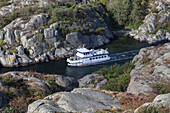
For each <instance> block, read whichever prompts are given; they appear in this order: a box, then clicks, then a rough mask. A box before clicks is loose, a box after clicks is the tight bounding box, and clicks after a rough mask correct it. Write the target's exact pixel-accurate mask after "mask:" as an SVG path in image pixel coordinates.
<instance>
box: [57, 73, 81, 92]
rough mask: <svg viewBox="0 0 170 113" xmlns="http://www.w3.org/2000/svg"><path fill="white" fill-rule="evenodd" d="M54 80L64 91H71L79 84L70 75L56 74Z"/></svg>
mask: <svg viewBox="0 0 170 113" xmlns="http://www.w3.org/2000/svg"><path fill="white" fill-rule="evenodd" d="M55 81H56V83H57V84H58V85H59V86H61V87H62V88H64V90H66V91H71V90H73V89H74V88H77V87H78V86H79V83H78V81H77V80H75V79H74V78H71V77H64V76H58V77H56V80H55Z"/></svg>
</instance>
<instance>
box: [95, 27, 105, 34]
mask: <svg viewBox="0 0 170 113" xmlns="http://www.w3.org/2000/svg"><path fill="white" fill-rule="evenodd" d="M105 30H106V28H104V27H99V28H97V29H96V34H100V35H103V34H104V33H105Z"/></svg>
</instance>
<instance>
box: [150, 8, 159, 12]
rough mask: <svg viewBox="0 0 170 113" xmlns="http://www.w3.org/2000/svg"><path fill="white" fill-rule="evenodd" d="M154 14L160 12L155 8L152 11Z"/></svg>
mask: <svg viewBox="0 0 170 113" xmlns="http://www.w3.org/2000/svg"><path fill="white" fill-rule="evenodd" d="M151 12H152V13H158V12H159V11H158V10H157V9H156V8H155V9H152V10H151Z"/></svg>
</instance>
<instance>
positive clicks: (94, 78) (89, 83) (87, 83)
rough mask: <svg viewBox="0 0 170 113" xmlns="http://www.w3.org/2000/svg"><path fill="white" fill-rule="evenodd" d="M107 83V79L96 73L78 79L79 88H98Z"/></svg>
mask: <svg viewBox="0 0 170 113" xmlns="http://www.w3.org/2000/svg"><path fill="white" fill-rule="evenodd" d="M106 83H107V79H105V78H104V77H103V76H100V75H98V74H90V75H86V76H84V77H83V78H81V79H79V87H80V88H96V89H100V88H101V87H102V86H104V85H105V84H106Z"/></svg>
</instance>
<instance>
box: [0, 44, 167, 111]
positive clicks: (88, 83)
mask: <svg viewBox="0 0 170 113" xmlns="http://www.w3.org/2000/svg"><path fill="white" fill-rule="evenodd" d="M169 51H170V43H166V44H163V45H158V46H155V47H154V46H152V47H147V48H143V49H141V50H140V52H139V54H138V55H136V56H135V57H134V59H133V62H134V63H135V68H134V69H133V70H132V71H131V72H130V75H131V80H130V83H129V86H128V88H127V92H118V91H108V90H103V89H102V88H103V86H104V85H106V84H107V82H108V80H107V79H106V78H105V77H104V76H101V75H100V74H90V75H86V76H84V77H83V78H81V79H79V80H78V81H77V80H75V79H74V78H70V77H64V76H61V75H49V74H47V75H44V74H41V73H36V72H8V73H4V74H1V75H0V79H1V81H0V85H1V89H0V90H1V91H0V92H1V93H2V94H1V95H0V96H1V98H2V99H1V100H2V101H0V102H2V103H0V105H1V108H2V109H1V111H7V110H8V109H9V108H8V107H4V106H6V105H7V104H8V103H9V97H8V96H10V93H14V94H15V95H17V96H22V95H23V94H24V95H25V93H21V94H19V93H18V92H21V91H22V92H23V91H25V90H23V89H22V87H23V85H24V86H25V88H27V90H28V91H30V92H31V93H26V94H30V95H29V96H32V95H34V96H35V97H37V96H40V98H38V99H34V101H33V102H31V103H28V107H27V106H26V108H25V110H26V109H27V112H28V113H35V112H36V113H41V112H45V113H46V112H99V111H103V112H115V111H116V112H121V111H124V112H128V111H134V112H135V113H141V112H144V111H146V110H147V109H149V108H151V107H152V109H155V110H158V111H159V110H163V111H164V112H167V111H168V110H169V107H170V103H169V102H170V101H169V99H170V93H169V91H170V90H169V84H170V83H169V81H170V80H169V79H170V76H169V75H170V69H169V61H170V55H169V54H170V52H169ZM11 80H12V81H16V82H14V83H12V84H10V82H8V81H11ZM12 81H11V82H12ZM7 84H8V85H10V86H8V87H7V86H6V85H7ZM21 84H22V85H21ZM12 85H13V86H12ZM16 86H17V87H16ZM160 86H161V87H160ZM6 88H7V89H6ZM14 89H15V90H14ZM13 91H15V92H13ZM65 91H66V92H65ZM5 93H7V94H8V96H7V95H6V94H5ZM161 93H167V94H161ZM159 94H161V95H159ZM29 96H28V97H27V98H30V97H29ZM155 97H156V98H155ZM10 98H11V97H10ZM144 103H145V104H144ZM133 104H137V106H138V107H134V106H133ZM10 105H11V106H12V104H11V103H10Z"/></svg>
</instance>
